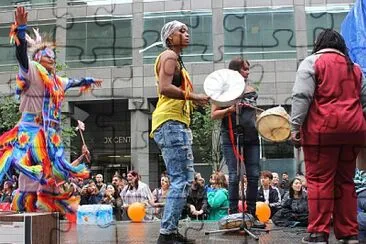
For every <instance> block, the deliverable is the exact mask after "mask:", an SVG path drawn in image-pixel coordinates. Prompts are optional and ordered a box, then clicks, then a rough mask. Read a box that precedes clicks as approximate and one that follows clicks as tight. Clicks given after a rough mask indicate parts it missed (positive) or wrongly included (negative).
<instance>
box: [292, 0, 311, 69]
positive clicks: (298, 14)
mask: <svg viewBox="0 0 366 244" xmlns="http://www.w3.org/2000/svg"><path fill="white" fill-rule="evenodd" d="M294 17H295V34H296V58H297V60H298V62H299V63H300V61H302V60H303V59H305V58H306V57H307V56H308V51H307V49H308V38H307V32H306V30H307V27H306V13H305V0H294Z"/></svg>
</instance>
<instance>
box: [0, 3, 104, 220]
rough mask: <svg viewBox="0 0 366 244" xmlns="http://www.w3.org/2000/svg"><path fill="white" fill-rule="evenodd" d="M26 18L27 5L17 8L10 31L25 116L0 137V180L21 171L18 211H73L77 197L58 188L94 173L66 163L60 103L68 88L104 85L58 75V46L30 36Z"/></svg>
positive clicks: (16, 202) (36, 34)
mask: <svg viewBox="0 0 366 244" xmlns="http://www.w3.org/2000/svg"><path fill="white" fill-rule="evenodd" d="M27 16H28V13H27V12H26V11H25V10H24V7H18V8H17V9H16V12H15V24H14V25H12V29H11V32H10V35H11V40H13V41H14V42H15V43H16V58H17V60H18V62H19V73H18V75H17V79H16V93H17V95H19V97H20V107H19V110H20V111H21V112H22V116H21V119H20V120H19V122H18V123H17V125H16V126H15V127H14V128H13V129H11V130H10V131H8V132H6V133H4V134H3V135H1V136H0V147H1V149H0V182H1V181H2V180H3V179H4V177H5V176H6V175H7V174H9V173H10V172H11V171H12V170H13V169H15V170H17V171H18V172H19V173H20V175H19V189H18V192H17V194H16V196H15V197H14V200H13V204H12V209H13V210H17V211H26V212H32V211H56V212H61V213H67V212H72V211H73V210H72V209H73V207H72V206H73V205H75V204H78V199H76V198H70V194H69V193H62V194H60V192H59V190H58V189H59V187H58V185H60V184H62V182H63V181H67V180H68V179H69V177H80V178H87V177H88V176H89V172H88V170H87V167H86V166H85V164H74V163H72V164H70V163H69V162H68V161H67V160H66V159H65V156H64V146H63V143H62V140H61V103H62V101H63V99H64V94H65V91H67V90H68V89H69V88H72V87H82V89H86V88H87V87H90V86H91V85H92V84H95V85H97V86H100V85H101V82H102V81H101V80H96V79H93V78H84V79H81V80H73V79H65V78H61V77H59V76H57V75H56V74H55V53H54V51H53V48H54V45H53V43H51V42H43V41H42V38H41V36H40V35H39V33H38V31H37V30H34V32H35V39H32V38H30V37H29V36H28V35H27V34H26V29H27ZM27 45H28V46H29V50H27ZM27 51H29V52H30V55H31V59H28V55H27Z"/></svg>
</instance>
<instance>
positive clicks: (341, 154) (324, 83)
mask: <svg viewBox="0 0 366 244" xmlns="http://www.w3.org/2000/svg"><path fill="white" fill-rule="evenodd" d="M365 94H366V88H365V86H364V82H363V75H362V72H361V69H360V67H359V66H358V65H357V64H354V63H353V62H352V61H351V60H350V58H349V56H348V52H347V47H346V45H345V42H344V40H343V38H342V36H341V35H340V34H339V33H338V32H336V31H334V30H331V29H326V30H324V31H322V32H321V33H320V34H319V36H318V37H317V40H316V43H315V45H314V50H313V54H312V55H310V56H309V57H307V58H306V59H305V60H304V61H303V62H302V63H301V64H300V66H299V69H298V71H297V74H296V81H295V84H294V87H293V91H292V114H291V117H292V118H291V119H292V141H293V142H294V144H295V146H297V147H299V146H300V145H301V146H302V147H303V151H304V158H305V167H306V180H307V183H308V197H309V198H308V200H309V201H308V203H309V224H308V232H309V233H310V235H309V236H307V237H304V238H303V241H302V242H303V243H328V236H329V228H330V219H331V216H333V222H334V233H335V236H336V238H337V239H338V240H340V241H341V242H342V243H358V240H357V235H358V227H357V199H356V195H355V187H354V183H353V177H354V174H355V167H356V157H357V154H358V152H359V151H360V148H361V147H362V146H363V145H364V141H365V138H366V137H365V136H366V123H365V120H364V115H363V111H362V107H365V105H366V102H365Z"/></svg>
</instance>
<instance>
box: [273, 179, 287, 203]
mask: <svg viewBox="0 0 366 244" xmlns="http://www.w3.org/2000/svg"><path fill="white" fill-rule="evenodd" d="M272 177H273V178H272V182H271V186H272V188H274V189H276V190H277V191H278V193H279V198H280V201H281V200H282V198H283V196H284V195H285V191H284V190H283V189H282V188H280V177H279V176H278V174H277V173H276V172H272Z"/></svg>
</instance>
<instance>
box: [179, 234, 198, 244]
mask: <svg viewBox="0 0 366 244" xmlns="http://www.w3.org/2000/svg"><path fill="white" fill-rule="evenodd" d="M175 236H176V238H177V241H178V242H181V243H186V244H194V243H196V241H195V240H193V239H188V238H187V237H185V236H183V235H182V234H180V233H179V232H178V233H177V234H175Z"/></svg>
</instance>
